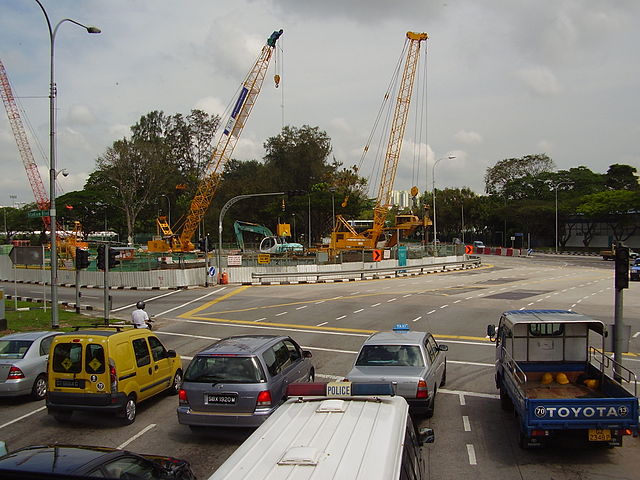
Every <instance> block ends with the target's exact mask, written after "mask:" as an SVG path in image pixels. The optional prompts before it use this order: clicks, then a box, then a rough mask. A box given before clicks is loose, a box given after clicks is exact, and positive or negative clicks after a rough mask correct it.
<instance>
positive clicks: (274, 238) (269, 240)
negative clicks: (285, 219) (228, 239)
mask: <svg viewBox="0 0 640 480" xmlns="http://www.w3.org/2000/svg"><path fill="white" fill-rule="evenodd" d="M233 231H234V232H235V234H236V240H237V242H238V248H240V251H243V252H244V235H243V232H251V233H256V234H258V235H262V236H263V237H264V238H263V239H262V240H261V241H260V247H259V250H260V253H271V254H276V255H279V254H290V253H303V252H304V247H303V246H302V245H301V244H299V243H292V242H288V241H287V237H290V236H291V226H290V225H289V224H288V223H279V224H278V234H277V235H274V234H273V232H272V231H271V230H269V228H267V227H265V226H264V225H260V224H258V223H251V222H242V221H240V220H236V221H235V222H234V223H233Z"/></svg>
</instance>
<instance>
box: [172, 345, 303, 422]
mask: <svg viewBox="0 0 640 480" xmlns="http://www.w3.org/2000/svg"><path fill="white" fill-rule="evenodd" d="M310 358H311V352H308V351H306V350H302V349H301V348H300V346H299V345H298V344H297V343H296V342H295V341H294V340H293V339H291V337H287V336H275V335H246V336H236V337H228V338H224V339H222V340H220V341H218V342H216V343H214V344H213V345H210V346H209V347H207V348H206V349H204V350H202V351H201V352H199V353H198V354H197V355H196V356H195V357H193V359H192V360H191V363H190V364H189V366H188V367H187V370H186V371H185V373H184V379H183V383H182V389H181V390H180V392H179V397H178V398H179V406H178V410H177V413H178V421H179V422H180V423H181V424H183V425H189V427H191V428H192V429H196V428H198V427H205V426H212V427H258V426H260V425H261V424H262V423H263V422H264V421H265V420H266V419H267V418H268V417H269V415H271V413H273V412H274V411H275V409H276V408H277V407H278V406H279V405H280V404H281V403H282V402H283V401H284V400H286V390H287V385H289V384H290V383H293V382H312V381H313V380H314V378H315V370H314V367H313V365H312V363H311V360H310Z"/></svg>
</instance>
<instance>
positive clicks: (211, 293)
mask: <svg viewBox="0 0 640 480" xmlns="http://www.w3.org/2000/svg"><path fill="white" fill-rule="evenodd" d="M225 288H227V287H222V288H219V289H217V290H214V291H213V292H209V293H207V294H206V295H202V296H201V297H198V298H194V299H193V300H189V301H188V302H187V303H183V304H182V305H178V306H177V307H173V308H170V309H169V310H165V311H164V312H160V313H157V314H155V315H153V316H154V317H159V316H160V315H166V314H167V313H169V312H173V311H174V310H177V309H179V308H182V307H186V306H187V305H189V304H190V303H193V302H198V301H200V300H202V299H203V298H207V297H209V296H211V295H213V294H215V293H220V292H221V291H223V290H224V289H225ZM176 291H177V292H179V291H180V290H176ZM112 311H114V310H112Z"/></svg>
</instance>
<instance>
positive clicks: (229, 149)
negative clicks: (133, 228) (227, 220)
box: [172, 30, 282, 252]
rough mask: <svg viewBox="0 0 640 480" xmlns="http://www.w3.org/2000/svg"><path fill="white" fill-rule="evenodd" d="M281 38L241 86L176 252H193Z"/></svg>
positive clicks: (176, 242) (273, 38)
mask: <svg viewBox="0 0 640 480" xmlns="http://www.w3.org/2000/svg"><path fill="white" fill-rule="evenodd" d="M280 35H282V30H278V31H275V32H273V33H272V34H271V36H270V37H269V39H268V40H267V43H266V44H265V45H264V46H263V47H262V51H261V52H260V55H259V56H258V59H257V60H256V62H255V64H254V65H253V67H252V68H251V70H250V71H249V74H248V75H247V76H246V78H245V80H244V82H243V84H242V89H241V90H240V95H239V96H238V99H237V100H236V103H235V105H234V107H233V110H232V111H231V115H230V116H229V120H228V121H227V123H226V125H225V129H224V132H223V133H222V135H221V136H220V139H219V141H218V143H217V145H216V147H215V149H214V150H213V154H212V156H211V159H210V160H209V163H208V164H207V167H206V169H205V173H204V177H203V180H202V181H201V182H200V184H199V185H198V190H197V192H196V195H195V197H194V198H193V200H192V201H191V207H190V209H189V213H188V214H187V217H186V220H185V222H184V225H183V227H182V231H181V233H180V234H179V236H178V237H177V238H175V240H174V244H173V245H172V249H173V251H178V252H189V251H191V250H193V249H194V245H193V243H192V241H191V240H192V239H193V235H194V233H195V231H196V229H197V228H198V224H199V223H200V222H201V221H202V218H203V217H204V214H205V213H206V211H207V209H208V208H209V205H211V200H212V199H213V197H214V195H215V193H216V189H217V187H218V183H219V182H220V176H221V174H222V169H223V168H224V165H225V164H226V163H227V162H228V161H229V159H230V158H231V155H232V153H233V149H234V148H235V146H236V143H237V142H238V138H239V137H240V135H241V133H242V130H243V129H244V126H245V123H246V121H247V118H248V117H249V114H250V113H251V110H252V109H253V106H254V105H255V102H256V99H257V97H258V94H259V93H260V89H261V88H262V82H263V81H264V77H265V74H266V72H267V67H268V66H269V60H270V59H271V56H272V54H273V51H274V50H275V46H276V41H277V40H278V38H280Z"/></svg>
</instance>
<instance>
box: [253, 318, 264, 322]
mask: <svg viewBox="0 0 640 480" xmlns="http://www.w3.org/2000/svg"><path fill="white" fill-rule="evenodd" d="M266 319H267V317H262V318H259V319H257V320H254V322H261V321H263V320H266Z"/></svg>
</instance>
